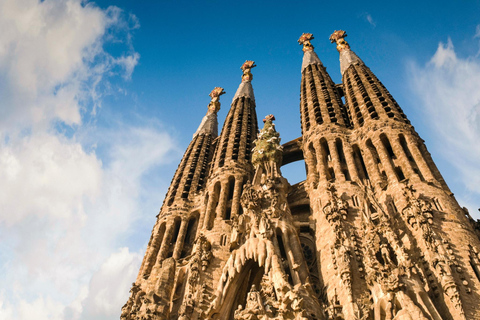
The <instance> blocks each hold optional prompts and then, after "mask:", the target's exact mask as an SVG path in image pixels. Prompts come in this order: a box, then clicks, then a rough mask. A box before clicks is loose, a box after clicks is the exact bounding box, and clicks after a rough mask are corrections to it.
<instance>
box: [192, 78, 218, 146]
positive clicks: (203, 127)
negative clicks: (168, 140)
mask: <svg viewBox="0 0 480 320" xmlns="http://www.w3.org/2000/svg"><path fill="white" fill-rule="evenodd" d="M222 94H225V91H224V90H223V88H220V87H215V88H214V89H213V90H212V92H210V98H212V100H211V101H210V103H209V104H208V111H207V114H206V115H205V116H204V117H203V119H202V122H201V123H200V125H199V126H198V129H197V131H195V133H194V134H193V137H194V138H195V137H196V136H197V135H198V134H200V133H209V134H211V135H212V137H213V138H216V137H217V136H218V120H217V112H218V111H219V110H220V96H221V95H222Z"/></svg>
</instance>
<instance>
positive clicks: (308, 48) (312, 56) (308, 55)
mask: <svg viewBox="0 0 480 320" xmlns="http://www.w3.org/2000/svg"><path fill="white" fill-rule="evenodd" d="M313 39H314V37H313V34H311V33H302V35H301V36H300V38H299V39H298V43H299V44H301V45H303V49H302V50H303V52H304V54H303V62H302V72H303V70H304V69H305V68H306V67H308V66H309V65H311V64H319V65H322V62H321V61H320V59H319V58H318V56H317V54H316V53H315V51H313V49H314V47H313V45H312V44H311V43H310V40H313Z"/></svg>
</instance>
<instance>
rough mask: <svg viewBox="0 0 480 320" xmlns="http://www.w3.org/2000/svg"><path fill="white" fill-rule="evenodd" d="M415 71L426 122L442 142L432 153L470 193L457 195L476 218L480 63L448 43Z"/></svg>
mask: <svg viewBox="0 0 480 320" xmlns="http://www.w3.org/2000/svg"><path fill="white" fill-rule="evenodd" d="M410 71H411V87H412V90H413V92H414V93H415V95H416V96H417V98H418V99H419V100H420V101H421V102H422V103H421V104H420V105H421V107H422V108H423V113H424V121H425V122H426V123H427V124H428V125H429V126H430V128H432V131H433V134H434V135H436V136H437V138H436V140H437V144H436V145H434V146H433V148H434V149H435V150H436V153H437V152H438V153H440V154H442V156H443V157H444V158H445V159H446V160H447V161H448V162H449V163H450V164H451V165H452V166H453V168H454V172H452V173H447V174H448V175H449V176H451V177H455V176H457V179H458V180H460V181H459V182H460V183H461V184H462V185H463V186H464V188H465V189H466V190H460V192H459V194H458V195H457V196H459V200H460V202H461V205H467V207H469V209H470V212H471V213H473V214H476V209H477V207H478V203H479V202H480V166H479V164H478V159H480V144H479V143H478V141H480V90H479V89H478V88H480V60H479V59H478V58H477V57H466V58H461V57H458V56H457V53H456V52H455V48H454V46H453V43H452V41H451V40H450V39H449V40H448V42H447V43H446V44H444V43H440V44H439V45H438V48H437V51H436V52H435V54H434V56H433V57H432V58H431V59H430V61H429V62H428V63H427V64H426V65H424V66H418V65H417V64H412V65H411V68H410ZM444 174H445V172H444ZM460 193H461V194H460ZM474 202H477V203H476V204H474Z"/></svg>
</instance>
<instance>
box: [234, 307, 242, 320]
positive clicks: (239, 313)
mask: <svg viewBox="0 0 480 320" xmlns="http://www.w3.org/2000/svg"><path fill="white" fill-rule="evenodd" d="M242 309H243V308H242V305H241V304H239V305H238V308H237V310H235V313H234V315H233V319H235V320H242V318H243V317H242V311H243V310H242Z"/></svg>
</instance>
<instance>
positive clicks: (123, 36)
mask: <svg viewBox="0 0 480 320" xmlns="http://www.w3.org/2000/svg"><path fill="white" fill-rule="evenodd" d="M138 27H139V23H138V20H137V19H136V17H135V16H133V15H130V16H127V15H126V14H125V13H124V12H123V11H122V10H120V9H119V8H116V7H109V8H107V9H105V10H102V9H100V8H98V7H97V6H95V5H94V4H93V3H89V2H85V1H82V0H45V1H39V0H3V1H0V83H2V86H1V87H0V96H2V99H1V100H0V190H2V191H1V192H0V244H1V249H0V319H19V320H23V319H40V320H43V319H69V320H70V319H93V318H98V319H118V317H119V315H120V308H121V306H122V305H123V303H124V302H125V301H126V298H127V296H128V288H129V286H130V285H131V282H132V281H133V280H134V279H135V275H136V273H137V272H138V268H139V264H140V259H141V253H140V252H133V253H132V252H130V251H129V250H128V249H127V248H125V245H126V243H125V241H124V239H125V237H128V236H129V235H130V233H131V232H132V225H135V224H138V220H140V219H145V215H149V216H152V217H154V215H155V211H153V212H152V210H151V208H149V207H148V205H149V204H145V201H143V199H144V198H145V197H147V196H148V195H149V193H151V192H155V193H156V194H158V192H159V191H160V190H159V189H161V187H164V186H154V187H153V188H150V189H145V188H143V187H142V179H144V178H145V177H146V176H147V175H148V174H150V173H151V172H152V171H153V170H154V169H155V168H156V167H157V166H158V165H160V164H164V163H166V162H169V161H170V158H175V157H176V156H177V155H178V154H177V152H176V147H175V143H174V141H173V140H172V138H171V137H170V136H169V135H168V134H166V133H164V132H163V131H162V129H161V126H160V125H159V123H158V121H155V120H151V119H148V120H147V119H143V118H142V117H139V116H136V124H132V123H126V122H122V121H118V122H117V123H116V124H115V126H112V127H110V128H102V127H97V126H96V125H92V124H90V123H94V124H95V123H96V121H92V122H89V123H84V122H85V121H84V118H85V116H86V115H88V116H89V117H90V115H93V116H95V110H96V108H97V107H98V106H100V105H101V104H102V97H103V96H104V95H105V94H112V93H111V92H109V91H105V90H108V87H109V84H108V81H109V80H108V79H109V78H110V77H115V76H116V77H118V76H121V77H123V78H124V79H127V80H128V79H129V78H130V77H131V75H132V72H133V71H134V69H135V67H136V65H137V64H138V61H139V57H140V55H139V54H138V53H137V52H135V50H134V48H133V46H132V42H131V37H132V35H131V31H132V30H133V29H135V28H138ZM109 41H111V42H115V43H121V44H122V45H123V47H124V50H123V52H121V53H120V54H119V55H118V56H113V55H111V54H110V53H109V52H107V51H105V50H104V48H103V47H104V44H105V43H106V42H109ZM117 48H118V46H117ZM120 91H121V90H120ZM111 117H113V121H115V114H113V115H111ZM118 118H121V117H120V116H118ZM109 120H112V119H109ZM58 126H60V127H66V128H68V129H67V130H66V131H67V132H68V135H67V134H65V133H63V132H60V131H59V130H58ZM172 152H174V153H175V157H172ZM156 205H157V206H158V203H157V204H156ZM147 208H148V209H149V211H147V210H146V209H147ZM136 250H141V249H140V248H139V245H137V246H136V248H135V251H136Z"/></svg>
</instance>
